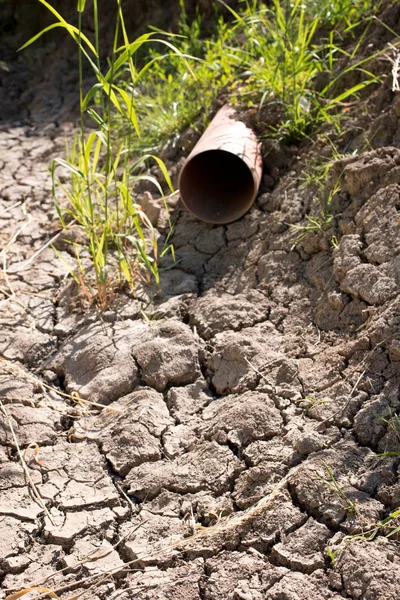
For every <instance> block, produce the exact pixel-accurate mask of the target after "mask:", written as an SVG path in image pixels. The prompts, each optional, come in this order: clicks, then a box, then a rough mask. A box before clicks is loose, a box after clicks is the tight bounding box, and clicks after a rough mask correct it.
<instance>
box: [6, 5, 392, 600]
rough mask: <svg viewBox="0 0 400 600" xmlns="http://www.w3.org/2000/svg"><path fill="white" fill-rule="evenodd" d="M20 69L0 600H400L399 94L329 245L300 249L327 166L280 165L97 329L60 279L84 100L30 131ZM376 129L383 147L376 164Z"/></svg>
mask: <svg viewBox="0 0 400 600" xmlns="http://www.w3.org/2000/svg"><path fill="white" fill-rule="evenodd" d="M399 14H400V7H399V5H398V4H394V5H388V8H387V10H386V12H384V13H383V15H382V18H384V19H386V21H387V22H388V23H389V24H392V25H391V26H394V25H393V23H394V22H396V19H397V20H398V17H399ZM396 15H397V16H396ZM374 35H375V36H376V39H377V40H379V43H381V44H382V45H384V44H385V43H387V42H388V41H391V38H390V36H389V34H388V33H387V32H386V33H385V32H384V31H383V30H382V29H379V27H378V28H377V29H376V30H375V33H374ZM385 36H386V37H385ZM367 42H368V40H366V42H365V43H366V44H367ZM65 60H66V59H65V57H64V58H61V59H60V61H61V62H60V65H61V66H60V73H61V74H62V73H63V72H64V71H63V69H64V70H67V67H68V63H66V62H65ZM382 64H383V63H382ZM382 64H381V68H384V67H382ZM10 65H11V72H10V73H7V74H4V73H3V74H2V79H3V86H4V85H5V83H4V82H5V81H7V85H9V88H10V89H11V91H12V93H11V92H10V94H9V95H6V94H4V103H5V104H4V105H5V106H6V108H7V110H5V111H4V115H5V117H4V120H3V121H1V122H0V167H1V171H0V244H1V250H0V254H1V259H2V273H1V274H0V282H1V286H0V322H1V329H0V353H1V357H2V359H1V360H0V398H1V401H2V411H1V415H0V584H1V589H2V591H1V592H0V596H1V598H5V597H6V596H7V595H9V594H12V593H14V592H18V591H19V590H21V589H23V588H27V587H31V586H39V587H40V586H41V587H45V588H49V589H52V590H56V591H57V594H58V596H59V597H60V598H61V599H62V600H68V599H69V598H72V597H74V598H75V597H76V595H77V594H80V593H82V594H83V596H82V597H83V598H84V599H85V600H86V599H87V600H103V599H104V600H105V599H112V600H114V599H117V598H118V599H121V600H130V599H131V598H136V599H139V600H147V599H148V600H149V599H150V598H151V599H153V598H157V599H159V600H180V599H182V600H183V599H185V600H339V599H342V598H348V599H351V600H393V599H394V598H398V597H400V569H399V567H400V548H399V545H398V541H397V538H396V533H395V535H388V534H392V533H393V532H395V530H396V527H397V526H398V525H399V521H398V519H396V518H393V519H390V520H389V521H387V522H385V519H387V517H388V516H389V515H391V514H393V512H395V511H396V510H398V509H399V505H400V483H399V474H400V458H399V456H400V455H399V452H400V425H399V416H398V415H399V414H400V317H399V309H400V300H399V284H400V242H399V240H400V138H399V136H398V126H397V123H398V115H399V114H400V95H398V93H393V92H392V91H391V84H390V81H389V79H390V78H389V77H388V78H387V79H384V80H383V83H381V84H380V85H379V86H376V87H375V88H374V89H373V90H372V91H370V92H369V96H368V97H366V98H365V99H364V101H363V102H364V104H363V106H364V108H365V113H366V114H368V118H366V116H365V115H364V113H362V114H361V113H360V114H355V115H353V116H350V117H349V121H348V124H347V125H346V126H345V127H344V133H343V134H342V135H341V136H337V139H336V144H337V146H338V148H340V150H341V153H342V154H343V158H341V159H340V160H338V161H337V162H336V163H335V165H334V167H333V172H332V173H331V178H332V181H333V180H334V179H335V177H339V176H340V181H341V190H340V192H339V194H337V197H336V198H335V203H336V205H335V210H336V214H337V215H338V216H337V218H336V220H335V221H334V224H333V226H332V228H331V229H330V230H328V231H325V232H320V233H318V234H313V235H310V236H308V237H307V238H306V239H305V240H304V241H303V242H302V243H300V244H294V237H293V231H292V230H291V229H290V227H289V225H288V224H289V223H292V224H301V223H303V224H304V223H305V216H306V214H309V211H310V210H311V209H312V207H313V206H314V207H315V202H316V199H315V197H314V196H313V192H312V191H310V189H307V188H306V187H304V186H303V185H301V183H302V172H303V170H304V165H305V164H306V162H307V160H308V159H310V158H312V157H315V156H316V155H317V154H318V153H321V151H323V148H322V149H321V144H320V143H318V144H319V145H318V144H316V145H314V146H313V145H312V144H310V143H306V144H303V145H300V146H299V147H296V148H284V149H283V150H282V153H284V154H285V152H286V154H285V156H286V159H285V160H286V163H284V161H283V162H282V160H281V159H279V157H278V159H275V160H276V164H278V166H276V165H275V166H274V165H273V164H272V165H271V164H269V163H268V157H267V158H266V176H265V178H264V183H263V185H262V189H261V192H260V195H259V197H258V199H257V201H256V203H255V205H254V206H253V208H252V209H251V210H250V212H249V213H248V214H247V215H246V216H245V217H243V218H242V219H241V220H240V221H238V222H236V223H233V224H230V225H227V226H222V227H214V228H212V227H210V226H208V225H205V224H203V223H200V222H198V221H196V220H195V219H194V218H193V217H192V216H191V215H189V214H188V213H187V212H186V211H185V210H184V209H183V208H182V207H181V206H180V204H179V203H178V204H175V205H174V206H171V210H172V213H173V217H174V220H175V221H176V225H175V231H174V239H173V243H174V246H175V250H176V255H177V258H178V259H179V262H178V264H177V265H176V266H174V267H173V268H172V269H168V270H165V271H164V272H163V274H162V281H161V285H160V288H159V289H158V290H154V289H152V290H147V291H146V290H143V298H144V300H143V298H141V299H133V298H131V297H129V296H123V295H120V297H119V298H118V299H117V302H116V304H115V306H111V307H110V308H109V309H108V310H107V311H106V312H105V313H99V312H97V311H96V310H94V309H87V310H85V311H78V310H76V307H75V308H74V307H73V306H72V308H71V297H72V296H73V294H74V291H73V286H72V285H71V283H70V281H69V278H68V275H67V273H66V269H65V266H64V264H63V262H62V260H60V257H62V258H64V259H65V260H67V261H71V260H72V259H71V255H70V253H69V252H68V245H67V244H65V243H63V242H62V240H61V239H60V238H58V239H56V240H54V236H56V235H57V233H58V232H59V229H58V223H57V219H56V215H55V210H54V208H53V204H52V198H51V181H50V178H49V174H48V171H47V169H48V165H49V160H50V158H51V157H53V156H55V155H62V153H63V148H64V136H65V135H72V133H71V132H72V128H73V117H72V116H71V97H72V88H71V83H70V82H69V81H68V80H67V81H66V82H64V87H63V86H62V85H61V83H60V86H61V87H57V86H55V87H54V86H53V87H51V86H52V83H53V84H54V81H53V80H51V81H50V82H49V81H48V79H46V76H43V80H42V81H40V78H39V81H38V82H37V83H36V87H35V88H34V91H33V92H32V93H31V95H30V96H28V97H24V98H23V99H22V104H23V106H24V110H23V112H22V113H21V110H20V109H21V103H20V104H18V105H17V109H15V110H13V103H14V102H15V98H16V97H17V91H18V89H19V87H18V86H21V70H23V69H25V71H26V70H27V69H28V67H27V66H26V64H25V63H23V62H21V59H18V60H15V59H14V62H13V61H12V60H11V61H10ZM25 71H24V73H25ZM382 74H383V73H382ZM53 75H54V74H53ZM35 77H36V79H37V74H35ZM7 78H8V80H7ZM36 79H35V81H36ZM2 89H3V92H2V93H4V88H0V91H1V90H2ZM49 90H50V91H51V93H50V96H49V97H47V96H46V93H47V92H48V91H49ZM45 96H46V97H47V102H48V103H47V104H46V106H43V97H45ZM39 107H40V109H41V110H39ZM52 114H53V115H56V114H57V117H56V116H53V117H51V116H50V117H49V115H52ZM60 115H61V116H60ZM360 128H364V131H365V132H366V135H367V134H368V132H371V131H372V130H373V129H374V128H375V129H376V131H378V132H381V133H379V135H376V136H375V137H374V136H372V140H371V142H370V144H369V148H368V149H367V150H365V147H364V143H363V139H362V138H361V137H360ZM383 132H384V133H383ZM271 160H272V158H271ZM279 161H280V162H279ZM170 167H171V168H172V171H174V169H175V170H176V166H175V165H173V164H170ZM279 170H280V172H279ZM277 173H278V175H277ZM274 177H275V179H274ZM271 182H272V183H271ZM327 185H329V182H328V184H327ZM158 223H159V227H160V229H162V227H163V222H162V215H160V217H159V221H158ZM51 240H53V241H55V243H56V244H57V245H58V246H57V247H58V256H57V255H56V254H55V253H54V251H53V250H52V249H51V248H50V244H49V242H50V241H51ZM332 240H335V243H334V244H333V245H332V243H331V241H332ZM168 266H169V265H168ZM143 301H145V306H146V311H147V314H148V315H150V316H151V317H152V318H151V319H150V320H149V319H147V320H145V319H144V318H143V316H142V312H141V308H142V307H143V306H144V304H143ZM73 393H79V395H80V396H81V398H83V399H86V400H89V401H91V402H96V403H98V404H100V405H103V406H104V408H102V409H101V408H95V407H93V406H90V405H89V406H87V405H85V404H83V405H82V404H81V405H79V404H78V405H77V404H76V403H75V402H73V401H72V399H71V397H70V396H71V394H73ZM382 454H385V456H382ZM21 457H22V458H23V462H22V461H21ZM397 535H398V534H397Z"/></svg>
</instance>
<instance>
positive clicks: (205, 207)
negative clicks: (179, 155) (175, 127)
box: [179, 150, 254, 224]
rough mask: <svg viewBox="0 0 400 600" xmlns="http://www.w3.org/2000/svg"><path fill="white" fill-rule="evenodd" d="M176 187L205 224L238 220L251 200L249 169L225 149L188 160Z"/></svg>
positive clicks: (187, 204) (191, 209) (252, 183)
mask: <svg viewBox="0 0 400 600" xmlns="http://www.w3.org/2000/svg"><path fill="white" fill-rule="evenodd" d="M179 188H180V193H181V197H182V199H183V201H184V203H185V204H186V206H187V207H188V209H189V210H190V211H191V212H192V213H193V214H195V215H196V217H198V218H199V219H201V220H202V221H207V222H208V223H219V224H222V223H230V222H231V221H234V220H235V219H238V218H239V217H241V216H242V215H243V214H244V213H245V212H246V211H247V210H248V209H249V208H250V206H251V203H252V201H253V198H254V181H253V176H252V174H251V171H250V169H249V168H248V166H247V165H246V164H245V163H244V162H243V161H242V160H241V159H240V158H239V157H238V156H236V155H235V154H232V153H231V152H226V151H225V150H207V151H206V152H201V153H200V154H197V156H194V157H193V158H192V159H190V160H189V162H188V163H187V164H186V165H185V167H184V168H183V170H182V173H181V176H180V181H179Z"/></svg>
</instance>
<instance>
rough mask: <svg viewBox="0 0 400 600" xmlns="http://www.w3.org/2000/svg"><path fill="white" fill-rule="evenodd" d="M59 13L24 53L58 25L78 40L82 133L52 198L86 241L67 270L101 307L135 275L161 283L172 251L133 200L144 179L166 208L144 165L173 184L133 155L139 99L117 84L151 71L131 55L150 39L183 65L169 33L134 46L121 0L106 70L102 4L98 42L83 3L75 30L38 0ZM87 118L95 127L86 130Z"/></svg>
mask: <svg viewBox="0 0 400 600" xmlns="http://www.w3.org/2000/svg"><path fill="white" fill-rule="evenodd" d="M39 2H41V4H43V5H44V6H46V7H47V8H48V10H49V11H50V12H51V13H52V14H53V15H54V17H55V19H56V21H55V23H54V24H52V25H50V26H49V27H47V28H45V29H44V30H42V31H41V32H40V33H38V34H37V35H35V36H34V37H33V38H31V39H30V40H29V41H28V42H27V43H26V44H24V46H23V47H22V49H23V48H25V47H27V46H29V45H30V44H32V43H33V42H35V41H36V40H37V39H38V38H39V37H40V36H41V35H43V34H44V33H46V32H47V31H49V30H51V29H55V28H59V29H62V30H64V31H66V32H68V33H69V35H71V36H72V38H73V39H74V40H75V42H76V44H77V49H78V57H79V100H80V115H81V117H80V130H79V133H78V135H77V136H76V138H75V140H74V143H73V145H72V148H71V150H70V151H69V152H67V159H55V160H53V162H52V166H51V174H52V179H53V197H54V202H55V206H56V210H57V213H58V216H59V219H60V222H61V225H62V227H63V228H64V229H66V228H67V227H68V226H70V225H71V224H72V225H74V226H77V227H80V228H81V230H82V231H83V233H84V235H85V237H86V240H87V242H86V243H85V244H84V245H83V246H82V245H75V246H74V253H75V257H76V264H77V267H76V268H70V273H71V275H72V277H73V278H74V279H75V281H76V282H77V284H78V285H79V286H80V287H81V288H82V289H83V291H84V294H85V296H86V298H87V300H88V301H89V302H91V303H93V302H95V303H97V305H98V306H99V307H100V308H102V309H104V308H106V307H107V305H108V304H109V301H110V298H111V296H112V294H113V291H114V289H115V287H116V286H122V285H125V284H128V285H129V287H130V288H131V290H132V291H133V292H134V290H135V282H136V281H137V279H138V278H141V277H144V278H147V279H148V278H149V276H153V277H154V279H155V281H156V282H158V281H159V272H158V266H157V260H158V258H159V256H160V255H162V254H163V252H165V251H167V250H168V249H170V247H169V246H168V244H166V245H165V247H164V248H162V249H160V248H159V247H158V234H157V232H156V230H155V229H154V227H153V225H152V224H151V222H150V220H149V219H148V217H147V216H146V214H145V213H144V212H143V210H142V209H141V206H140V204H139V202H138V200H137V197H136V195H135V185H136V184H137V182H138V181H140V180H142V179H144V178H147V179H148V180H149V181H150V182H151V183H152V184H153V185H154V188H155V191H156V192H157V193H158V195H159V196H160V203H161V204H163V203H164V206H165V207H166V204H165V199H164V198H163V191H162V188H161V186H160V183H159V182H158V181H157V180H156V179H154V178H153V177H150V176H148V175H146V174H143V172H142V171H143V168H144V166H149V164H151V162H153V163H155V164H156V165H157V166H158V167H159V169H160V171H161V173H162V175H163V176H164V178H165V180H166V182H167V184H168V186H169V187H170V189H171V192H172V191H173V188H172V184H171V180H170V178H169V176H168V173H167V170H166V168H165V165H164V163H163V162H162V161H161V160H160V159H159V158H158V157H156V156H153V155H150V154H144V155H141V156H139V157H138V156H136V157H135V158H134V157H133V140H134V139H135V138H139V136H140V126H139V120H138V116H137V112H136V107H135V102H134V95H133V93H129V92H128V91H127V90H126V89H125V87H124V86H122V85H120V83H119V82H120V80H121V79H122V77H123V75H124V76H125V74H126V71H128V73H129V77H130V81H131V83H132V86H134V85H135V84H137V82H138V81H139V80H140V78H141V76H142V75H143V73H145V72H146V71H147V70H148V69H150V68H151V67H152V64H153V63H152V61H150V62H148V63H147V64H145V65H143V67H142V68H141V69H140V70H138V69H137V68H136V67H135V64H134V58H135V55H136V53H137V52H138V50H139V49H140V48H141V47H142V46H143V45H146V44H149V43H152V42H153V40H154V41H157V42H158V44H162V45H164V46H165V47H166V48H167V50H168V52H176V54H177V55H178V56H179V59H180V60H185V59H184V58H183V57H182V54H181V53H180V51H179V50H178V49H176V48H175V47H174V46H173V45H172V44H171V42H170V41H168V40H167V39H165V36H164V37H163V36H162V35H159V34H156V33H155V32H152V33H147V34H144V35H142V36H141V37H139V38H138V39H136V40H134V41H133V42H130V41H129V39H128V36H127V33H126V28H125V22H124V17H123V13H122V9H121V0H117V1H116V5H115V7H116V21H115V35H114V45H113V53H112V56H111V58H110V60H109V68H108V69H107V71H106V72H102V71H101V69H100V61H99V47H98V44H99V36H98V12H97V1H96V0H95V1H94V4H93V21H94V24H95V36H94V38H95V39H94V41H91V40H89V39H88V38H87V37H86V36H85V35H84V33H83V32H82V20H83V17H84V11H85V1H84V0H79V2H78V9H77V10H78V15H77V21H78V25H77V26H75V25H73V24H71V23H67V22H66V21H65V19H64V18H63V17H62V15H60V14H59V13H58V12H57V11H56V10H55V9H54V8H53V7H52V6H51V5H50V4H49V3H48V2H46V1H45V0H39ZM84 60H86V61H88V62H89V64H90V66H91V67H92V69H93V72H94V74H95V76H96V79H97V81H96V83H95V85H93V87H92V88H91V89H90V90H89V91H88V92H87V93H86V94H84V91H83V90H84V83H83V61H84ZM115 114H118V115H119V119H120V120H121V122H123V124H124V131H125V134H124V136H117V135H115V131H114V128H113V127H114V125H113V124H114V116H115ZM85 115H89V116H90V117H91V119H92V121H93V123H94V124H95V126H96V129H94V130H93V128H89V129H88V128H87V127H86V126H85ZM59 166H61V167H63V169H64V171H65V170H67V172H68V174H69V181H68V182H67V183H66V184H64V183H62V182H61V181H60V178H59V177H58V174H57V173H58V168H59Z"/></svg>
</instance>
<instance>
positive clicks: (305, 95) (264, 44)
mask: <svg viewBox="0 0 400 600" xmlns="http://www.w3.org/2000/svg"><path fill="white" fill-rule="evenodd" d="M219 4H220V5H221V6H222V5H224V6H225V7H226V10H227V11H228V12H229V13H230V16H231V19H230V20H226V19H224V18H222V17H221V16H219V17H218V18H216V21H215V24H214V30H213V32H212V33H211V34H209V36H208V37H205V35H204V31H203V29H202V23H201V19H200V17H199V16H197V17H196V19H194V20H193V21H192V23H191V25H189V24H188V22H187V18H186V13H185V9H184V2H183V0H181V9H182V16H181V21H180V28H179V33H180V34H181V35H182V36H184V37H183V38H182V39H180V38H177V39H176V41H175V43H176V45H177V47H179V49H180V51H181V52H182V54H185V55H186V56H195V57H196V58H197V60H193V59H192V60H190V59H188V60H190V64H191V67H192V70H193V73H194V75H195V78H190V77H189V75H188V71H187V68H186V65H185V64H184V63H182V61H179V60H178V59H177V58H174V59H172V60H169V61H165V60H164V59H163V55H160V56H157V53H153V54H152V55H151V56H152V58H153V59H155V60H156V61H157V66H156V68H155V69H153V70H152V71H151V72H149V73H148V74H146V76H145V77H144V78H143V79H142V81H141V83H140V85H139V86H138V88H137V89H136V91H135V94H136V98H137V108H138V112H139V113H140V115H141V122H142V123H143V125H144V135H143V139H142V141H143V144H144V146H145V147H146V149H149V148H150V149H154V148H156V149H159V148H161V147H162V146H163V145H164V144H165V143H166V142H167V141H168V140H173V139H174V137H175V138H176V137H177V136H178V135H179V134H180V132H182V131H183V130H184V129H185V128H186V127H188V126H193V125H195V126H196V127H197V129H202V128H203V127H204V125H205V124H206V121H207V117H208V110H209V108H210V106H211V105H212V103H213V101H214V100H215V99H216V98H217V96H218V94H220V93H221V90H224V91H225V96H226V98H227V100H229V101H230V102H231V103H233V104H240V105H245V106H246V105H247V106H249V107H253V106H254V107H257V108H258V109H261V108H262V107H263V106H264V107H268V108H270V109H271V110H274V109H275V110H276V109H278V110H279V112H280V113H281V114H282V118H281V120H280V122H279V123H278V124H277V125H276V126H275V127H274V128H273V129H272V127H271V128H270V130H269V131H267V132H266V134H268V135H270V136H274V137H276V138H278V139H284V140H289V141H290V140H297V139H301V138H302V137H304V136H308V135H311V133H312V132H313V131H315V130H316V129H318V127H320V126H321V125H323V124H326V123H328V124H332V123H333V124H335V125H336V126H337V127H339V126H340V120H341V118H342V117H343V115H344V114H345V112H344V111H345V110H346V108H347V104H348V102H349V101H353V100H354V99H356V98H357V97H358V94H359V93H361V92H362V91H363V90H364V89H365V88H366V87H367V86H369V85H371V84H372V83H375V82H377V81H378V78H377V77H376V76H375V75H374V74H372V73H370V72H369V71H368V70H367V69H366V63H367V62H368V60H369V59H370V58H369V57H368V58H364V59H358V58H357V54H358V51H359V47H360V44H361V42H362V40H363V39H364V35H365V30H366V27H365V26H364V27H362V26H360V21H361V20H362V18H363V17H364V16H365V15H366V14H367V11H368V10H369V9H371V6H372V2H371V0H329V1H327V0H309V1H308V2H300V0H296V1H295V2H294V3H293V4H291V3H289V2H288V1H286V0H273V2H272V4H270V5H268V6H267V5H266V4H264V3H263V2H260V1H258V0H251V1H250V0H245V1H243V2H242V3H241V4H240V9H238V11H234V10H233V9H232V8H231V7H229V6H227V5H225V3H224V2H223V1H222V0H219ZM217 6H218V5H217ZM368 20H369V19H367V22H368ZM346 36H347V37H348V38H351V37H352V36H353V37H355V38H356V41H355V43H353V44H352V45H353V47H352V50H351V52H346V51H345V50H343V49H342V47H341V46H342V42H343V38H344V37H346ZM354 72H357V73H358V74H359V76H358V79H359V82H358V83H356V84H354V85H352V86H350V87H349V88H346V87H343V85H342V80H343V79H344V78H345V76H347V75H348V74H350V73H354ZM160 82H162V83H160Z"/></svg>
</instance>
